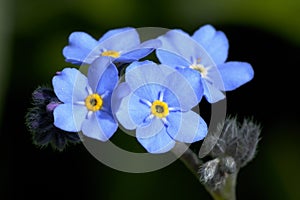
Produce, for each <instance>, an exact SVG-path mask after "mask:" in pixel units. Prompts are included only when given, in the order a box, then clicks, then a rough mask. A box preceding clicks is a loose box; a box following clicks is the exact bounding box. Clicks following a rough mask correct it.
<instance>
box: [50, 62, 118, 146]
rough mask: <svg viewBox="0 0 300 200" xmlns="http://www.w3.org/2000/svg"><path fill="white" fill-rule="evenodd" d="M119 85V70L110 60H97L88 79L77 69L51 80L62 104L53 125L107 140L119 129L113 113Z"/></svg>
mask: <svg viewBox="0 0 300 200" xmlns="http://www.w3.org/2000/svg"><path fill="white" fill-rule="evenodd" d="M117 82H118V71H117V68H116V66H115V65H114V64H113V63H111V61H110V59H109V58H105V57H101V58H98V59H97V60H95V61H94V62H93V63H92V65H91V66H90V67H89V70H88V75H87V77H86V76H85V75H83V74H82V73H81V72H80V71H78V70H77V69H74V68H65V69H64V70H63V71H61V72H60V73H58V75H56V76H54V78H53V79H52V83H53V87H54V91H55V94H56V95H57V97H58V99H59V100H60V101H61V102H63V103H62V104H60V105H58V106H57V107H56V108H55V110H54V113H53V114H54V125H55V126H57V127H58V128H60V129H62V130H65V131H73V132H75V131H82V132H83V134H84V135H85V136H88V137H91V138H94V139H98V140H101V141H107V140H108V139H109V138H110V137H111V136H112V135H113V134H114V133H115V131H116V130H117V128H118V124H117V122H116V120H115V119H114V117H113V114H112V111H111V95H112V91H113V90H114V88H115V86H116V84H117Z"/></svg>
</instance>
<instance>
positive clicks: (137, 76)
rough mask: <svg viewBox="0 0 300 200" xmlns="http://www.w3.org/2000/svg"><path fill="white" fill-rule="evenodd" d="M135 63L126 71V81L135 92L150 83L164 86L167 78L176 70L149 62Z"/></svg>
mask: <svg viewBox="0 0 300 200" xmlns="http://www.w3.org/2000/svg"><path fill="white" fill-rule="evenodd" d="M139 63H140V62H134V63H133V64H131V65H129V66H128V68H127V69H126V73H125V80H126V82H127V83H128V85H129V87H130V89H131V90H135V89H137V88H139V87H141V86H142V85H145V84H148V83H156V84H163V82H164V80H165V78H166V76H167V75H168V74H170V73H171V72H174V71H175V70H174V69H172V68H171V67H168V66H160V65H157V64H155V63H153V62H150V63H149V61H147V62H143V63H141V65H140V66H139Z"/></svg>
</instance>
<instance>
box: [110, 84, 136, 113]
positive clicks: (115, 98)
mask: <svg viewBox="0 0 300 200" xmlns="http://www.w3.org/2000/svg"><path fill="white" fill-rule="evenodd" d="M130 91H131V90H130V88H129V86H128V84H127V83H126V82H122V83H120V84H119V85H118V86H117V87H116V89H115V90H114V91H113V93H112V97H111V109H112V112H113V113H114V114H115V113H116V112H117V111H118V110H119V108H120V105H121V101H122V99H123V98H124V97H126V96H127V95H129V93H130Z"/></svg>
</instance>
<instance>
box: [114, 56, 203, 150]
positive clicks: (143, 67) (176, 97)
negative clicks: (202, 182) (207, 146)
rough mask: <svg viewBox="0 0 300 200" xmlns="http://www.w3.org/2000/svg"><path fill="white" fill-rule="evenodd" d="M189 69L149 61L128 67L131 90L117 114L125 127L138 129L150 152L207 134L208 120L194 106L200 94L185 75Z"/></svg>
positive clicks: (137, 131) (141, 141)
mask: <svg viewBox="0 0 300 200" xmlns="http://www.w3.org/2000/svg"><path fill="white" fill-rule="evenodd" d="M186 73H187V74H184V75H181V74H180V73H178V72H177V71H176V70H174V69H172V68H170V67H168V66H166V65H157V64H155V63H153V62H150V61H144V62H134V63H132V64H131V65H129V66H128V67H127V69H126V73H125V83H123V85H124V84H126V85H127V88H129V90H130V92H129V94H128V95H127V96H125V97H124V98H122V99H121V102H120V105H119V107H118V109H117V112H116V117H117V119H118V121H119V122H120V124H122V125H123V127H124V128H125V129H128V130H134V129H136V137H137V140H138V141H139V142H140V143H141V144H142V146H143V147H144V148H145V149H146V150H147V151H148V152H150V153H164V152H167V151H169V150H171V149H172V148H173V147H174V145H175V143H176V141H179V142H185V143H193V142H196V141H199V140H201V139H203V138H204V137H205V136H206V134H207V125H206V123H205V121H204V120H203V119H202V118H201V117H200V115H199V114H198V113H195V112H194V111H192V110H191V109H192V108H193V107H194V106H196V105H197V104H198V103H199V100H198V99H199V98H198V95H197V94H195V93H194V89H193V86H192V85H191V83H190V81H187V80H186V78H185V77H186V76H189V75H191V74H190V71H187V72H186ZM121 85H122V84H121ZM124 88H125V87H124ZM116 92H118V88H117V89H116ZM198 92H199V93H202V92H203V91H201V88H199V91H198ZM201 95H202V94H201ZM201 95H200V96H201ZM116 96H117V95H116ZM113 102H114V100H113Z"/></svg>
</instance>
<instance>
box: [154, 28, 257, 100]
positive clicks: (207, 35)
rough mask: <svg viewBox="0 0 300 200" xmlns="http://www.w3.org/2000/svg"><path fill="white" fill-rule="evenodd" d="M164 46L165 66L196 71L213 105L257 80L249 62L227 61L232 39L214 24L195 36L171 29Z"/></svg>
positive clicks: (159, 51) (160, 50)
mask: <svg viewBox="0 0 300 200" xmlns="http://www.w3.org/2000/svg"><path fill="white" fill-rule="evenodd" d="M159 39H160V40H161V41H162V46H161V47H160V48H158V49H157V51H156V55H157V57H158V59H159V61H160V62H161V63H162V64H167V65H169V66H172V67H174V68H176V69H177V70H179V71H185V70H193V71H194V73H197V74H198V76H196V75H195V76H194V77H193V78H196V79H198V82H199V83H200V82H201V83H202V85H203V87H204V96H205V97H206V99H207V100H208V102H210V103H215V102H217V101H219V100H222V99H223V98H225V95H224V94H223V92H224V91H231V90H234V89H236V88H238V87H240V86H241V85H243V84H245V83H246V82H248V81H250V80H251V79H252V78H253V75H254V72H253V69H252V67H251V65H250V64H249V63H246V62H237V61H233V62H225V61H226V59H227V56H228V47H229V45H228V40H227V38H226V36H225V34H224V33H223V32H221V31H216V30H215V29H214V28H213V27H212V26H211V25H205V26H203V27H201V28H199V29H198V30H197V31H196V32H195V33H194V34H193V36H192V37H191V36H189V35H188V34H187V33H185V32H183V31H182V30H171V31H168V32H167V33H166V34H165V35H163V36H160V37H159Z"/></svg>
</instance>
